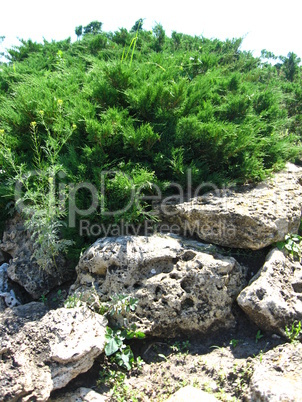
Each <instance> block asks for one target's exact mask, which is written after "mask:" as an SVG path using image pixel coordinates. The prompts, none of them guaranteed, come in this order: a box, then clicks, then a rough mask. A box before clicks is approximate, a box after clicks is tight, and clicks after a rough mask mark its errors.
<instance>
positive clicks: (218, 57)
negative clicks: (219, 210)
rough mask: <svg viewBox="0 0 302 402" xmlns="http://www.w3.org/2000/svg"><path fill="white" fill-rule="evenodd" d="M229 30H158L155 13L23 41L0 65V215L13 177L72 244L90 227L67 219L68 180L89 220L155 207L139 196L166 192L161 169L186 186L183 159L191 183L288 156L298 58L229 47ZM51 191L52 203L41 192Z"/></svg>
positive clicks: (237, 178) (133, 217)
mask: <svg viewBox="0 0 302 402" xmlns="http://www.w3.org/2000/svg"><path fill="white" fill-rule="evenodd" d="M241 42H242V39H234V40H227V41H225V42H223V41H220V40H217V39H214V40H209V39H206V38H204V37H197V36H195V37H192V36H189V35H185V34H181V33H177V32H173V33H172V37H171V38H169V37H167V36H166V35H165V31H164V29H163V27H162V26H161V25H159V24H158V25H156V27H155V28H154V30H153V32H149V31H145V30H143V29H141V28H139V29H138V30H136V31H135V30H131V31H130V32H128V31H127V30H126V29H124V28H122V29H120V30H119V31H117V32H114V33H111V32H109V33H105V32H102V31H101V26H100V27H99V29H98V30H96V31H93V32H90V31H89V32H86V33H85V32H84V35H82V34H81V32H78V40H77V41H76V42H74V43H72V42H71V40H70V39H67V40H65V41H61V42H54V41H53V42H47V41H44V43H43V44H37V43H33V42H32V41H30V40H28V41H25V40H22V41H21V43H20V46H19V47H15V48H14V49H11V50H9V51H8V55H7V58H8V62H6V63H2V64H1V66H0V140H1V152H0V195H1V200H0V207H1V208H0V210H1V214H2V216H1V220H2V221H4V219H5V216H7V212H9V211H10V207H11V206H12V205H13V204H12V203H11V201H13V202H15V201H16V200H14V192H15V190H14V186H15V184H16V180H17V179H18V180H19V181H20V182H21V183H22V196H23V201H24V203H25V205H29V206H32V208H30V213H29V214H31V215H28V216H27V219H32V221H33V222H34V221H35V220H34V218H33V217H34V216H35V211H39V210H40V212H41V211H44V215H43V214H41V215H40V216H44V217H46V216H47V213H48V215H49V214H50V215H51V220H50V223H49V225H50V227H52V229H53V230H54V231H55V233H56V234H57V237H55V238H54V237H52V238H51V239H52V240H51V241H54V242H56V241H58V239H60V237H62V236H64V237H66V239H67V240H68V239H69V240H73V241H75V242H77V245H76V246H74V247H75V248H78V249H79V248H81V247H84V245H85V241H86V240H87V241H89V242H91V239H86V240H83V238H85V236H82V237H81V236H79V233H78V231H77V225H79V219H80V218H79V216H76V217H75V222H73V220H72V219H71V218H70V213H69V210H70V206H69V203H68V200H69V198H70V191H71V192H72V191H74V193H72V194H74V197H75V199H74V200H73V201H74V202H75V206H76V208H77V209H79V210H80V209H81V210H82V211H83V210H85V211H86V212H87V213H86V215H85V219H87V220H90V221H91V223H92V224H93V223H94V222H95V223H98V224H104V225H105V224H106V225H109V224H112V223H117V222H121V221H123V222H124V223H125V222H126V223H127V222H128V223H140V222H143V221H144V220H145V219H154V216H153V215H152V206H151V204H150V202H149V201H148V197H150V196H152V195H156V194H158V191H159V190H158V189H160V191H163V192H164V191H165V188H166V189H167V194H170V193H171V191H172V187H171V186H169V185H168V183H169V182H171V181H173V182H176V183H178V184H180V185H181V186H183V187H184V189H185V187H186V180H187V171H188V169H190V172H191V178H192V184H193V186H195V187H197V186H198V185H200V184H201V183H202V182H203V181H206V182H209V181H211V182H213V184H215V185H219V186H221V185H227V184H228V183H230V182H231V183H247V182H257V181H259V180H262V179H263V178H265V177H266V176H267V175H269V174H271V173H272V172H273V171H275V170H278V169H281V168H282V167H283V166H284V164H285V163H286V161H288V160H292V161H294V160H295V158H298V157H299V156H300V154H301V132H302V128H301V127H302V120H301V99H302V95H301V94H302V92H301V85H300V83H301V67H299V59H298V58H297V57H296V56H295V55H294V54H292V53H290V54H289V55H288V56H287V57H283V58H281V64H280V63H279V65H278V64H277V65H276V66H273V65H271V64H269V63H268V62H267V61H265V59H260V58H255V57H253V56H252V54H251V53H249V52H242V51H240V45H241ZM263 54H264V53H263ZM37 170H38V171H39V172H43V174H42V173H41V174H39V175H38V174H32V173H31V174H28V172H33V171H37ZM104 172H107V173H106V174H104ZM46 173H47V174H48V175H49V174H52V175H53V177H49V180H50V181H49V180H47V179H46V176H47V174H46ZM51 180H54V183H55V184H54V185H53V186H52V183H53V182H52V181H51ZM70 183H73V186H74V188H75V189H76V191H75V190H71V187H70ZM81 183H90V185H91V186H93V189H95V190H96V194H97V195H96V198H95V199H94V195H93V194H92V191H91V188H88V187H89V186H88V187H87V186H86V187H85V186H84V187H83V186H82V187H83V188H81V189H80V187H81V186H80V184H81ZM50 189H52V190H53V191H54V194H55V196H56V197H55V198H56V200H55V201H52V202H55V207H56V208H59V209H58V210H57V211H58V212H57V213H50V207H51V206H52V207H54V204H52V203H51V202H50V200H49V198H47V197H46V198H45V197H44V198H43V197H40V196H39V192H43V193H44V194H48V193H49V191H50ZM62 189H63V190H62ZM68 192H69V193H68ZM138 196H139V197H141V199H140V202H132V203H129V205H130V206H129V207H127V208H125V206H127V205H128V202H129V200H131V199H132V198H133V197H134V198H135V197H138ZM58 197H59V198H58ZM60 197H61V198H60ZM131 197H132V198H131ZM143 197H145V198H143ZM92 202H94V203H95V205H96V206H95V208H93V211H92V209H91V208H90V205H91V203H92ZM57 204H58V205H57ZM59 204H60V205H59ZM7 206H9V208H7V209H6V207H7ZM64 206H65V208H66V210H64ZM60 208H61V209H60ZM55 210H56V209H55ZM119 210H123V211H122V212H120V213H116V214H104V212H106V211H107V212H110V211H119ZM23 212H24V211H23ZM43 219H44V218H43ZM45 219H46V218H45ZM45 222H47V220H45ZM70 222H71V223H72V225H71V224H70ZM71 226H72V227H71ZM34 229H35V230H36V231H37V232H39V230H40V229H39V228H38V227H37V228H34Z"/></svg>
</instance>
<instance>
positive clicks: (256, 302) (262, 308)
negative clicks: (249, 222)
mask: <svg viewBox="0 0 302 402" xmlns="http://www.w3.org/2000/svg"><path fill="white" fill-rule="evenodd" d="M237 302H238V304H239V306H240V307H241V308H242V309H243V310H244V312H245V313H246V314H247V315H248V316H249V317H250V319H251V320H252V321H254V322H255V323H256V324H257V325H258V327H260V328H261V329H263V330H264V331H269V332H276V333H279V334H281V335H285V326H286V325H287V326H288V327H289V326H291V324H292V323H293V322H294V321H295V320H297V321H301V320H302V266H301V264H300V262H299V261H292V260H290V259H289V258H287V257H286V256H285V255H284V253H283V252H282V251H280V250H278V249H273V250H272V251H271V252H270V253H269V254H268V256H267V260H266V262H265V264H264V266H263V267H262V268H261V269H260V270H259V272H258V273H257V274H256V275H255V276H254V277H253V278H252V280H251V282H250V284H249V286H247V287H246V288H245V289H243V290H242V291H241V293H240V294H239V296H238V298H237Z"/></svg>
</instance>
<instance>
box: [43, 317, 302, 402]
mask: <svg viewBox="0 0 302 402" xmlns="http://www.w3.org/2000/svg"><path fill="white" fill-rule="evenodd" d="M238 314H239V315H240V321H238V326H237V328H236V329H235V330H233V331H226V332H221V333H217V334H216V335H214V336H211V337H209V338H200V337H198V336H197V337H191V338H188V337H182V338H176V339H169V340H168V339H150V340H144V341H140V343H137V342H136V343H135V344H133V350H134V351H135V353H136V355H140V356H141V357H142V359H143V361H144V363H143V365H142V366H141V367H140V368H135V369H134V370H132V371H131V372H128V373H127V372H121V371H118V370H117V372H116V373H115V374H114V373H113V372H114V370H115V369H117V367H114V366H113V365H110V364H108V362H107V363H106V359H104V357H102V358H100V359H98V360H97V361H96V363H95V364H94V366H93V368H92V369H91V370H90V371H89V372H88V373H85V374H82V375H80V376H79V377H78V378H76V379H75V380H73V381H72V382H71V383H70V384H69V385H68V386H67V387H66V388H65V389H64V390H58V391H55V392H54V393H53V394H52V395H51V399H50V401H52V402H60V401H61V402H63V401H65V400H68V399H67V398H68V395H72V394H73V392H74V390H75V389H78V388H80V387H85V388H89V389H93V390H94V391H95V392H97V393H101V395H102V396H103V397H105V398H106V399H104V400H107V401H152V402H160V401H166V400H167V399H168V398H169V397H170V396H171V395H173V394H174V393H175V392H176V391H178V390H179V389H181V388H183V387H187V386H188V385H191V386H193V387H195V388H196V389H200V390H203V391H205V392H207V393H209V394H211V395H213V396H215V397H216V398H217V400H220V401H251V400H254V401H261V400H263V401H277V400H278V401H279V400H281V399H277V398H279V397H280V394H278V393H277V395H276V396H275V397H274V396H273V395H271V396H268V397H266V396H265V395H264V396H261V395H260V396H258V397H257V396H254V399H252V395H253V394H255V392H256V390H257V383H256V384H254V382H255V381H256V380H257V376H258V374H257V373H258V371H259V366H260V368H262V367H261V366H263V370H265V371H266V372H267V373H269V370H273V371H275V372H276V373H277V374H278V373H279V374H281V375H282V376H281V377H283V374H284V372H283V370H284V367H279V366H278V365H276V364H275V362H274V359H273V357H272V356H269V360H268V361H267V358H265V356H266V355H267V354H268V353H271V354H272V355H273V356H275V357H276V358H279V359H280V355H281V352H282V351H284V360H285V361H288V360H289V359H291V352H292V350H293V351H294V354H295V355H296V356H297V357H298V358H300V357H301V353H302V351H301V344H299V343H294V344H289V343H286V340H285V339H284V338H281V337H279V336H277V335H266V334H264V333H262V332H258V331H259V329H258V327H256V326H255V325H253V324H252V323H251V322H250V321H249V320H247V319H246V318H245V317H244V316H243V315H241V313H240V312H239V311H238ZM238 318H239V317H238ZM299 356H300V357H299ZM290 365H291V367H290V368H289V369H288V373H290V374H293V373H296V372H297V364H296V362H295V361H294V360H292V361H290ZM108 370H111V371H112V376H111V378H108V379H107V381H106V385H107V386H105V385H103V384H102V383H101V382H100V379H102V378H104V376H106V375H108ZM121 373H123V374H125V378H123V374H121ZM288 373H286V374H288ZM260 375H261V378H263V377H264V375H263V373H262V372H261V374H260ZM300 380H301V379H299V378H296V379H295V382H296V385H298V382H299V381H300ZM110 386H111V389H110ZM270 386H274V384H273V380H272V375H270V378H267V382H266V384H265V385H264V387H265V389H268V388H269V387H270ZM285 387H286V384H285ZM285 389H286V388H285ZM70 397H71V398H72V396H70ZM262 398H263V399H262ZM274 398H275V399H274ZM294 398H300V396H299V395H297V393H296V394H295V396H294ZM301 398H302V397H301ZM70 400H72V399H70ZM186 400H188V399H186ZM197 400H198V401H199V400H200V399H196V401H197ZM284 400H291V401H298V400H302V399H284Z"/></svg>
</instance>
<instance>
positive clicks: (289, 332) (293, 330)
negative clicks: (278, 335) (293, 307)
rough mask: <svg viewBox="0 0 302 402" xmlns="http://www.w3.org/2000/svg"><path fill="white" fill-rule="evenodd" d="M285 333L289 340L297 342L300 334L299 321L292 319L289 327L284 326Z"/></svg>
mask: <svg viewBox="0 0 302 402" xmlns="http://www.w3.org/2000/svg"><path fill="white" fill-rule="evenodd" d="M285 334H286V337H287V338H288V340H289V341H290V342H292V343H294V342H297V341H298V340H299V339H300V336H301V321H299V322H297V321H294V322H293V323H292V325H291V327H290V328H289V327H288V326H285Z"/></svg>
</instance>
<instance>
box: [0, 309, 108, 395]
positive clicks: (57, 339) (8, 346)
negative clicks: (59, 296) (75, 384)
mask: <svg viewBox="0 0 302 402" xmlns="http://www.w3.org/2000/svg"><path fill="white" fill-rule="evenodd" d="M105 330H106V320H105V319H104V318H103V316H100V315H98V314H95V313H93V312H92V311H91V310H88V309H87V307H86V308H85V307H80V308H71V309H66V308H60V309H57V310H52V311H49V312H47V311H46V309H45V307H44V305H43V304H42V303H37V302H32V303H29V304H24V305H22V306H19V307H14V308H12V309H6V310H5V311H4V312H2V313H0V342H1V344H0V355H1V359H0V400H1V401H4V402H6V401H7V402H8V401H17V400H18V401H20V402H25V401H38V402H43V401H47V400H48V398H49V396H50V393H51V391H53V390H56V389H59V388H62V387H64V386H65V385H67V384H68V383H69V382H70V381H71V380H72V379H73V378H75V377H76V376H78V375H79V374H80V373H83V372H86V371H87V370H89V369H90V368H91V367H92V365H93V363H94V360H95V358H96V357H97V356H99V355H100V354H101V353H102V352H103V350H104V345H105Z"/></svg>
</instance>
